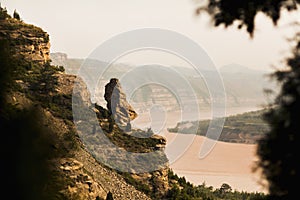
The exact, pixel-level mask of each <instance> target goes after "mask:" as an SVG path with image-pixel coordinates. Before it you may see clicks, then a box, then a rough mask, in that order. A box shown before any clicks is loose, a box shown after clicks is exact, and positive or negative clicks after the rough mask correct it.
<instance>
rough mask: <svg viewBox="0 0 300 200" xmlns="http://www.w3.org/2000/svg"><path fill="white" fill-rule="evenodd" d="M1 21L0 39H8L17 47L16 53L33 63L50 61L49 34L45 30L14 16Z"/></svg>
mask: <svg viewBox="0 0 300 200" xmlns="http://www.w3.org/2000/svg"><path fill="white" fill-rule="evenodd" d="M0 21H1V22H0V39H6V40H7V41H9V42H10V45H11V46H14V47H15V48H14V49H15V51H16V52H14V54H15V55H18V56H20V55H21V56H23V58H22V59H24V60H27V61H30V62H32V63H39V64H44V63H46V62H48V61H50V42H49V35H48V34H47V33H46V32H45V31H43V30H42V29H41V28H39V27H36V26H33V25H29V24H26V23H24V22H22V21H20V20H17V19H14V18H7V19H5V20H3V19H2V20H0Z"/></svg>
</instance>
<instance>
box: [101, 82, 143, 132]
mask: <svg viewBox="0 0 300 200" xmlns="http://www.w3.org/2000/svg"><path fill="white" fill-rule="evenodd" d="M104 98H105V100H106V102H107V109H108V110H109V111H110V112H111V114H112V117H113V119H114V121H115V123H116V124H117V125H118V126H119V127H127V128H128V127H130V121H131V120H134V119H135V118H136V117H137V113H136V112H135V111H134V109H133V108H132V106H131V105H130V104H129V103H128V102H127V99H126V95H125V93H124V92H123V90H122V87H121V84H120V81H119V80H118V79H116V78H112V79H110V82H109V83H108V84H106V85H105V94H104Z"/></svg>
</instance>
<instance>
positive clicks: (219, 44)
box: [0, 0, 300, 69]
mask: <svg viewBox="0 0 300 200" xmlns="http://www.w3.org/2000/svg"><path fill="white" fill-rule="evenodd" d="M0 1H1V4H2V6H5V7H7V9H8V11H9V13H10V14H12V12H13V10H14V9H16V10H17V11H18V12H19V14H20V16H21V18H22V19H23V20H24V21H25V22H27V23H31V24H34V25H37V26H40V27H42V28H43V29H44V30H45V31H47V32H48V33H49V34H50V39H51V51H52V52H64V53H67V54H68V56H69V57H73V58H74V57H76V58H86V57H87V56H88V55H89V54H90V53H91V52H92V51H93V50H94V49H95V48H96V47H97V46H98V45H99V44H101V43H102V42H103V41H105V40H107V39H109V38H110V37H112V36H114V35H116V34H119V33H122V32H124V31H129V30H132V29H137V28H143V27H156V28H166V29H170V30H173V31H177V32H179V33H181V34H184V35H186V36H187V37H190V38H191V39H193V40H194V41H196V42H197V43H198V44H199V45H200V46H202V47H203V48H204V49H205V50H206V52H207V53H208V55H209V56H210V57H211V59H212V60H213V61H214V63H215V64H216V66H218V67H220V66H223V65H226V64H230V63H238V64H242V65H244V66H248V67H251V68H257V69H258V68H260V69H267V68H269V67H270V66H271V65H272V64H275V65H276V63H279V61H281V60H282V59H283V58H284V57H283V55H285V54H287V52H288V50H289V49H290V46H289V44H288V42H287V41H286V37H290V36H292V35H293V34H292V33H293V32H294V31H295V30H294V28H293V27H291V26H289V24H290V22H293V21H295V20H296V19H298V20H299V19H300V14H299V12H298V13H293V14H286V13H285V14H284V16H283V18H282V19H281V20H280V22H279V26H278V27H275V28H274V27H273V25H272V23H271V21H270V20H269V19H267V18H265V17H264V16H262V15H260V16H258V17H257V19H256V20H257V30H256V32H255V37H254V39H253V40H251V39H250V38H249V36H248V34H246V33H245V31H237V30H236V29H234V28H230V29H224V28H222V27H220V28H214V27H212V26H211V25H210V21H209V19H208V17H207V16H206V15H203V16H200V17H199V16H195V15H194V11H195V9H196V7H197V6H196V5H195V3H194V2H195V1H193V0H163V1H162V0H85V1H84V0H0ZM154 54H155V56H156V57H159V56H158V55H157V53H154ZM149 55H150V56H148V58H146V57H147V56H144V58H143V59H144V60H143V61H145V60H147V59H149V60H151V59H153V56H151V53H149ZM155 56H154V57H155ZM137 57H141V56H128V58H125V59H124V62H134V61H135V60H136V59H138V58H137ZM161 57H162V58H161V59H165V60H167V61H166V62H167V63H168V64H173V65H180V61H179V59H176V58H173V57H172V56H168V55H161ZM158 60H159V59H158ZM141 62H142V61H141Z"/></svg>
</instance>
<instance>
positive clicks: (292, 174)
mask: <svg viewBox="0 0 300 200" xmlns="http://www.w3.org/2000/svg"><path fill="white" fill-rule="evenodd" d="M299 3H300V0H294V1H288V0H264V1H261V0H243V1H239V0H209V1H208V4H207V5H206V6H203V7H200V8H198V9H197V10H196V12H197V13H198V14H199V13H201V12H202V11H206V12H208V13H209V14H210V15H211V17H212V18H213V21H214V23H215V26H219V25H222V24H223V25H225V27H227V26H231V25H233V23H234V22H235V21H237V22H239V25H238V28H242V27H243V26H246V28H247V32H248V33H249V34H250V36H251V37H253V33H254V30H255V22H254V19H255V16H256V14H257V13H259V12H262V13H264V14H265V15H266V16H268V17H270V18H271V19H272V21H273V23H274V25H276V23H277V21H278V20H279V19H280V16H281V11H282V10H284V9H286V10H288V11H293V10H297V6H299ZM294 41H296V45H295V48H294V50H293V56H291V57H290V58H288V59H287V61H286V65H287V67H286V69H285V70H284V71H277V72H275V73H274V74H273V76H274V77H275V78H276V79H277V80H278V81H279V83H281V91H280V94H279V95H278V97H277V98H276V100H275V102H274V104H273V105H272V107H271V109H270V111H269V112H268V113H267V114H266V115H265V120H266V121H267V122H268V123H269V125H270V131H269V132H268V133H267V134H266V136H265V137H264V138H263V139H262V140H261V141H259V145H258V149H257V154H258V156H259V157H260V161H259V162H258V166H260V167H262V170H263V173H264V175H265V177H266V179H267V180H268V182H269V192H270V198H271V199H294V198H295V197H294V196H296V195H297V181H298V180H299V178H300V177H299V162H297V159H298V158H297V157H298V155H297V152H298V149H299V145H298V144H299V134H300V123H299V117H300V33H297V34H296V37H295V39H294Z"/></svg>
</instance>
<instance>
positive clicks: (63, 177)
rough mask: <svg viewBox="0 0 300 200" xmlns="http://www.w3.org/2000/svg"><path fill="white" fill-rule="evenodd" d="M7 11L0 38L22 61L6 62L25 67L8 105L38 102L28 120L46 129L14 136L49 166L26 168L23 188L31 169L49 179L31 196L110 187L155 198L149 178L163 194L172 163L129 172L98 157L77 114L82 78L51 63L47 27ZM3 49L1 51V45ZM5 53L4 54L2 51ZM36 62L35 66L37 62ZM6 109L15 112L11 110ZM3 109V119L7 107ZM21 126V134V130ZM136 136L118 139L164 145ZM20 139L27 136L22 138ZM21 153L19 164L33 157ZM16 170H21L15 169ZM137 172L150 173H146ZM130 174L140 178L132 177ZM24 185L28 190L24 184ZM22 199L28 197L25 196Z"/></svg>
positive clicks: (118, 193)
mask: <svg viewBox="0 0 300 200" xmlns="http://www.w3.org/2000/svg"><path fill="white" fill-rule="evenodd" d="M0 11H1V12H3V9H2V8H1V10H0ZM2 16H3V15H2V13H1V16H0V42H1V44H2V41H4V43H5V44H6V45H7V46H6V47H7V48H6V49H3V50H4V51H5V52H8V53H9V60H8V61H9V63H18V64H17V65H16V66H12V65H13V64H11V65H9V64H7V65H5V66H4V67H11V68H13V67H15V68H14V69H16V70H21V71H22V72H25V73H24V74H22V73H21V75H18V79H17V80H12V83H13V84H14V87H11V88H9V90H7V91H6V93H5V96H6V98H5V99H6V100H5V104H4V106H6V107H9V108H10V107H11V106H12V108H13V109H17V110H19V111H18V112H27V110H31V109H32V108H34V109H35V110H37V111H36V112H37V117H36V118H34V120H31V122H33V123H30V124H32V125H29V124H28V126H36V127H40V128H39V129H41V130H42V131H38V135H37V136H34V137H38V138H40V139H39V140H36V139H32V140H31V139H30V134H31V133H32V131H31V129H30V131H28V133H26V134H28V135H26V136H25V135H23V136H20V138H21V139H20V138H14V139H15V140H19V139H20V140H23V139H24V137H25V138H27V139H26V141H27V140H28V146H25V147H24V148H25V149H26V148H27V149H31V148H36V149H37V152H36V154H37V157H38V159H40V161H39V162H40V164H41V166H40V165H37V164H36V163H35V161H32V163H35V164H33V165H32V166H35V169H39V168H43V169H44V168H45V171H43V172H41V173H40V172H39V170H36V172H32V169H31V168H28V169H27V168H24V169H22V170H23V171H24V170H25V171H24V172H22V173H23V175H24V177H29V179H26V180H24V182H26V184H27V186H26V187H25V186H24V188H31V186H30V184H31V179H30V176H31V173H33V174H34V175H32V176H33V177H36V178H38V177H44V176H45V177H47V178H46V179H45V180H44V182H43V181H40V182H38V185H39V186H38V188H41V190H38V189H34V190H33V191H35V192H34V193H35V194H29V191H31V190H27V191H26V192H24V194H26V195H27V197H28V199H36V198H33V197H32V195H37V194H38V193H42V197H43V199H83V200H89V199H91V200H92V199H93V200H95V199H105V198H106V196H107V194H108V193H109V192H111V193H112V194H113V198H114V199H120V200H124V199H150V196H151V194H152V192H151V191H150V192H148V194H147V195H146V194H145V192H141V191H143V190H142V189H140V188H139V186H140V184H142V182H143V183H144V184H146V185H147V184H148V186H147V187H149V188H150V189H151V190H155V191H159V192H156V193H157V194H158V195H160V196H162V195H164V194H165V193H166V192H167V190H168V185H167V183H168V181H167V175H166V172H167V171H168V168H165V169H163V170H162V171H155V172H152V173H149V174H147V175H133V174H126V175H124V174H122V173H118V172H117V171H115V170H113V169H110V168H108V167H107V166H104V165H103V164H101V163H99V161H98V160H96V159H95V157H94V155H92V154H91V153H90V152H89V151H87V150H86V146H85V144H83V143H82V141H81V140H80V138H79V136H78V133H77V131H76V127H75V124H74V122H73V115H72V95H73V87H74V82H75V80H78V79H76V78H77V77H76V76H74V75H68V74H65V73H64V72H62V71H63V70H61V68H58V67H55V66H50V65H49V63H48V61H49V59H50V58H49V53H50V49H49V47H50V43H49V35H48V34H47V33H46V32H44V31H43V30H42V29H40V28H38V27H35V26H33V25H28V24H25V23H24V22H22V21H20V20H17V19H13V18H11V17H10V16H8V15H7V16H5V17H4V18H3V17H2ZM1 48H2V46H1ZM0 53H2V49H1V52H0ZM0 57H1V58H2V54H1V55H0ZM1 62H2V61H1ZM47 63H48V64H47ZM32 64H34V65H35V67H32ZM1 67H2V66H1ZM16 70H13V72H14V73H15V72H19V71H16ZM19 74H20V73H19ZM41 79H42V80H41ZM79 85H80V88H81V89H80V90H79V93H78V94H75V95H76V96H79V97H80V99H81V102H83V103H84V106H88V107H90V108H91V109H93V107H94V105H93V104H92V103H91V101H90V96H89V92H88V90H87V89H86V85H85V84H84V83H83V82H82V81H80V79H79ZM1 89H2V88H1ZM1 92H2V91H1ZM1 103H2V102H1ZM1 106H2V104H1ZM36 108H37V109H36ZM7 112H8V113H11V111H10V110H8V111H7ZM104 112H107V110H106V111H105V110H104ZM0 114H1V120H2V110H1V113H0ZM5 117H6V116H5ZM6 118H7V117H6ZM27 118H28V117H27ZM106 121H107V120H105V118H99V123H100V125H103V126H105V123H104V122H106ZM101 123H102V124H101ZM1 129H2V125H1ZM19 131H21V132H20V133H21V134H22V130H19ZM114 131H116V132H115V135H119V136H121V137H122V139H124V137H123V136H124V135H122V134H123V133H120V134H118V133H119V132H118V131H117V129H113V132H114ZM14 134H17V133H14ZM22 138H23V139H22ZM132 138H134V137H131V136H129V135H127V134H126V138H125V140H123V141H121V140H120V138H118V137H117V139H115V141H116V142H119V143H118V144H120V145H121V147H122V145H123V146H124V148H126V145H125V144H124V143H128V142H129V143H135V146H130V148H132V147H133V148H136V149H135V150H137V151H138V150H145V151H150V150H152V151H153V150H155V148H157V147H159V148H161V146H162V144H161V141H162V140H161V139H157V138H152V139H150V140H151V142H152V143H151V145H152V146H151V145H150V146H149V143H148V141H146V140H143V142H144V143H143V142H141V141H139V140H132V141H130V140H129V139H132ZM40 140H42V142H40ZM126 140H127V141H126ZM139 142H141V143H139ZM21 143H24V142H22V141H21ZM9 144H10V143H9ZM164 145H165V144H164ZM141 147H143V148H141ZM40 152H45V155H47V156H43V157H42V158H41V157H40ZM16 154H17V155H12V156H16V157H20V158H22V159H21V160H24V159H25V161H26V162H25V161H24V162H23V161H22V162H21V161H20V163H18V165H19V168H22V166H23V165H26V166H27V165H28V164H27V163H30V162H31V160H30V159H29V160H26V158H27V157H26V158H25V157H24V155H23V153H22V152H19V151H18V152H17V153H16ZM32 156H34V155H33V154H30V156H29V158H30V157H32ZM23 157H24V159H23ZM22 163H23V164H22ZM42 166H43V167H42ZM14 167H15V166H14ZM27 170H28V171H27ZM29 172H30V173H29ZM13 173H14V174H16V172H13ZM18 173H20V172H18ZM21 175H22V174H21ZM23 175H22V176H23ZM22 176H18V177H17V179H20V180H21V179H22ZM138 176H145V177H147V178H144V179H143V178H142V179H141V178H140V177H139V178H138ZM135 177H136V179H135ZM129 180H135V181H134V182H132V181H131V183H130V181H129ZM139 180H143V181H139ZM152 180H153V181H152ZM22 181H23V180H21V182H22ZM133 183H134V184H133ZM156 183H158V184H156ZM150 186H151V187H150ZM45 188H46V190H45ZM136 188H138V189H139V190H137V189H136ZM21 189H22V190H23V186H22V187H21ZM20 194H21V193H20ZM22 194H23V193H22ZM31 197H32V198H31ZM23 199H27V198H25V197H24V198H23ZM37 199H38V198H37Z"/></svg>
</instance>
